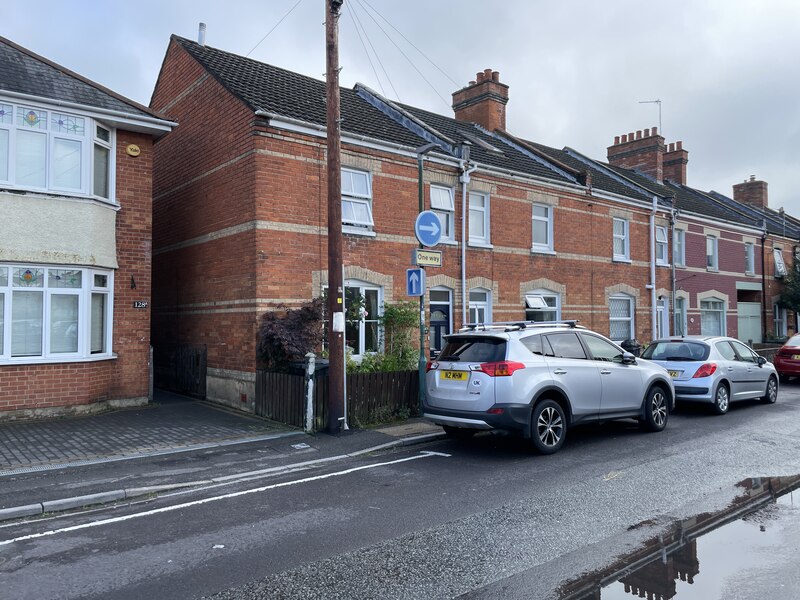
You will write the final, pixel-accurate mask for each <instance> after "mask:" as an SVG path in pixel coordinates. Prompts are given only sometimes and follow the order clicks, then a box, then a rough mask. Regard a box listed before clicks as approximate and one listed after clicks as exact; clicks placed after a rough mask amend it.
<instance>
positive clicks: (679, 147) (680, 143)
mask: <svg viewBox="0 0 800 600" xmlns="http://www.w3.org/2000/svg"><path fill="white" fill-rule="evenodd" d="M675 149H676V150H683V142H676V143H675Z"/></svg>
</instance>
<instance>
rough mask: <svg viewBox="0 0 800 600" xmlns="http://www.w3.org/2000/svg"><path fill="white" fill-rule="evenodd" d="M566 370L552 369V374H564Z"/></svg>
mask: <svg viewBox="0 0 800 600" xmlns="http://www.w3.org/2000/svg"><path fill="white" fill-rule="evenodd" d="M566 374H567V372H566V371H565V370H564V369H554V370H553V375H566Z"/></svg>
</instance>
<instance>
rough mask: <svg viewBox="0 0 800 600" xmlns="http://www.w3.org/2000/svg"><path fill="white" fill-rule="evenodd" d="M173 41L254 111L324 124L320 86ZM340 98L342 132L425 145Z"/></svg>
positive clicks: (352, 97)
mask: <svg viewBox="0 0 800 600" xmlns="http://www.w3.org/2000/svg"><path fill="white" fill-rule="evenodd" d="M172 40H174V41H175V42H176V43H177V44H179V45H180V46H181V47H183V48H184V49H185V50H186V51H187V52H188V53H189V54H190V55H191V56H192V57H194V59H195V60H197V62H198V63H200V64H201V65H202V66H203V67H204V68H205V69H206V70H207V71H208V72H209V73H211V75H212V76H213V77H214V78H215V79H216V80H217V81H219V83H220V84H221V85H222V86H223V87H225V88H226V89H227V90H228V91H229V92H231V93H232V94H233V95H234V96H236V97H237V98H239V99H240V100H242V101H243V102H244V103H245V104H246V105H247V106H249V107H250V108H251V109H252V110H253V111H254V112H255V111H258V110H262V111H265V112H271V113H275V114H278V115H281V116H284V117H289V118H291V119H297V120H300V121H305V122H307V123H314V124H317V125H325V123H326V117H327V108H326V103H325V82H324V81H320V80H318V79H314V78H313V77H308V76H306V75H301V74H299V73H294V72H292V71H287V70H286V69H281V68H279V67H274V66H272V65H269V64H267V63H262V62H259V61H257V60H253V59H252V58H245V57H244V56H239V55H237V54H231V53H230V52H225V51H223V50H218V49H217V48H212V47H211V46H201V45H200V44H198V43H197V42H193V41H191V40H187V39H186V38H182V37H180V36H177V35H173V36H172ZM340 94H341V114H342V131H343V132H348V133H354V134H357V135H363V136H367V137H370V138H373V139H379V140H385V141H389V142H394V143H397V144H403V145H407V146H412V147H415V148H416V147H419V146H421V145H423V144H425V143H426V140H424V139H422V138H421V137H419V136H417V135H416V134H414V133H412V132H411V131H409V130H408V129H406V128H405V127H403V126H402V125H400V124H398V123H396V122H394V121H393V120H391V119H389V118H387V117H386V115H384V114H383V113H382V112H381V111H379V110H378V109H377V108H375V107H374V106H371V105H370V104H369V103H367V102H365V101H364V100H363V99H361V98H360V97H359V96H358V95H357V94H356V92H355V90H352V89H348V88H341V89H340Z"/></svg>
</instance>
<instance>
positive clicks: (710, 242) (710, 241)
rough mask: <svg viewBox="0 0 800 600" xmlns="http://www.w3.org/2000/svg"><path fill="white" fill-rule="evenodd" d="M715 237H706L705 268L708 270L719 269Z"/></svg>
mask: <svg viewBox="0 0 800 600" xmlns="http://www.w3.org/2000/svg"><path fill="white" fill-rule="evenodd" d="M717 242H718V240H717V238H716V237H714V236H713V235H709V236H707V237H706V268H707V269H708V270H709V271H718V270H719V255H718V252H717V250H718V246H717Z"/></svg>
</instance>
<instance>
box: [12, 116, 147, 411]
mask: <svg viewBox="0 0 800 600" xmlns="http://www.w3.org/2000/svg"><path fill="white" fill-rule="evenodd" d="M129 144H136V145H137V146H139V148H140V150H141V153H140V154H139V156H137V157H132V156H129V155H128V154H127V153H126V151H125V149H126V147H127V146H128V145H129ZM152 150H153V144H152V140H151V138H150V136H147V135H143V134H140V133H133V132H128V131H121V130H118V131H117V153H116V161H117V163H116V167H117V171H116V197H117V201H118V203H119V205H120V210H119V211H118V212H117V216H116V244H117V262H118V263H119V268H118V269H117V270H116V272H115V273H114V321H113V342H112V350H113V351H114V352H115V353H116V354H117V358H116V359H110V360H103V361H98V362H73V363H56V364H38V365H37V364H29V365H4V366H0V412H6V411H12V410H21V409H42V408H44V409H58V408H63V407H69V406H75V405H84V404H91V403H93V402H98V401H102V400H133V399H137V400H141V399H142V398H145V397H147V395H148V390H149V351H150V309H149V308H148V309H145V310H141V309H134V308H133V302H134V300H143V301H145V302H148V303H149V302H150V288H151V285H150V284H151V282H150V264H151V229H152V227H151V224H152V212H151V201H152V175H151V174H152V165H153V151H152ZM86 266H90V265H86ZM131 278H133V281H135V284H136V289H131Z"/></svg>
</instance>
